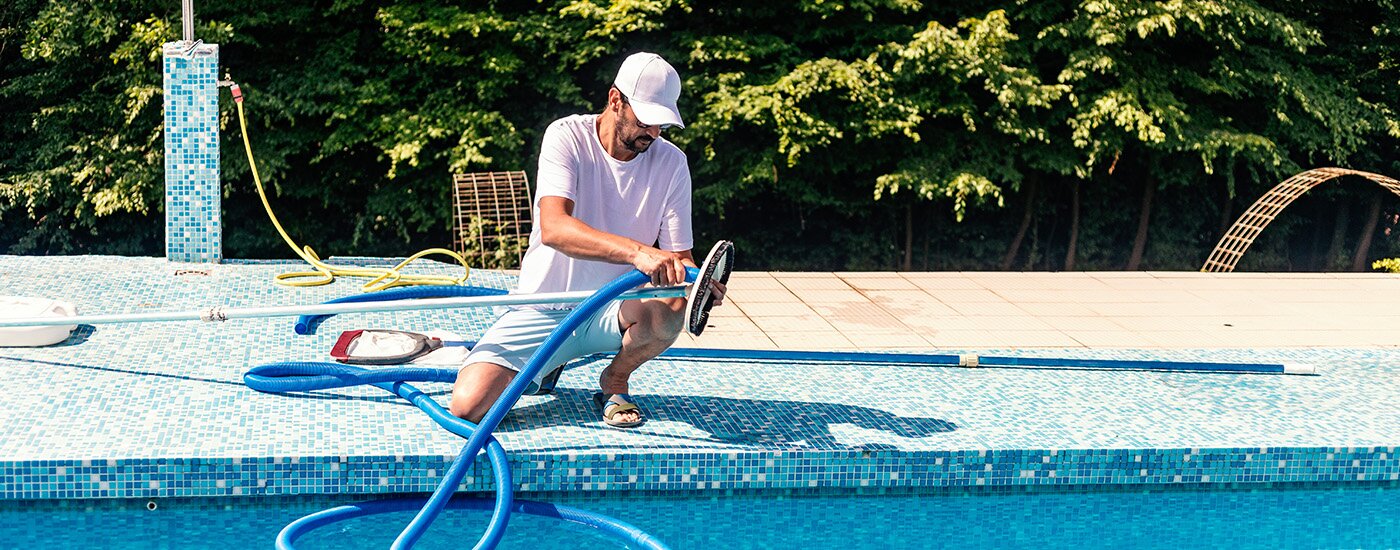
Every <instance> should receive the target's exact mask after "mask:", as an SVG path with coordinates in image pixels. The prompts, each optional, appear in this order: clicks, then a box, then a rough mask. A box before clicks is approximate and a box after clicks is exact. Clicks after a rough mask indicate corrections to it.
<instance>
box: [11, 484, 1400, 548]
mask: <svg viewBox="0 0 1400 550" xmlns="http://www.w3.org/2000/svg"><path fill="white" fill-rule="evenodd" d="M525 498H530V499H532V500H544V501H550V502H556V503H559V504H566V505H570V506H577V507H582V508H586V509H589V510H591V511H596V512H601V513H605V514H609V515H612V516H614V517H618V518H622V519H624V520H626V521H628V522H630V523H632V524H634V525H636V526H638V527H641V528H642V529H645V530H647V531H648V532H650V533H652V534H653V535H656V536H657V537H659V538H660V539H661V540H662V541H664V542H666V543H667V544H669V545H671V546H672V547H673V548H677V549H686V548H706V547H710V546H713V545H715V544H723V545H724V546H725V547H727V548H745V549H750V548H751V549H778V548H784V549H787V548H803V549H813V550H822V549H832V550H838V549H839V550H848V549H850V548H889V549H916V548H917V549H923V548H934V547H941V548H1004V547H1027V546H1035V547H1038V548H1071V547H1086V546H1087V547H1104V548H1108V547H1112V548H1119V547H1134V548H1149V549H1150V548H1164V549H1166V548H1170V549H1173V550H1175V549H1179V548H1183V547H1191V548H1198V547H1231V548H1336V547H1349V548H1354V547H1365V548H1388V547H1396V546H1400V515H1397V514H1395V513H1394V511H1395V510H1396V509H1400V484H1397V483H1393V482H1383V483H1346V484H1279V485H1270V484H1263V485H1258V486H1194V487H1181V486H1174V487H1170V488H1167V487H1152V488H1142V487H1137V488H1132V489H1127V488H1122V487H1118V488H1105V487H1097V488H1092V489H1090V488H1014V489H1012V488H1000V489H987V488H982V489H936V490H926V489H919V490H899V491H886V492H884V493H880V492H870V491H865V492H852V491H836V490H822V491H816V492H813V491H757V492H754V491H749V492H739V493H716V492H710V493H668V494H654V495H647V496H638V497H631V498H629V497H627V496H625V495H622V494H617V493H608V494H591V495H578V494H572V495H570V494H547V495H525ZM360 500H361V499H354V498H349V497H280V498H244V499H219V500H211V499H161V500H155V501H147V500H88V501H27V502H25V501H10V502H5V503H3V504H0V545H3V546H5V547H11V548H29V547H54V548H68V547H73V548H77V547H97V548H118V549H121V550H134V549H146V548H152V549H154V548H162V549H165V548H224V547H235V546H236V547H250V546H251V547H271V546H272V541H273V538H274V537H275V536H276V534H277V532H278V531H279V530H280V529H281V528H282V527H283V526H284V525H286V524H287V523H288V522H290V521H292V520H293V519H296V518H297V517H300V516H301V515H304V514H307V513H310V512H314V511H316V510H321V509H324V508H327V507H329V506H333V505H337V504H343V503H350V502H358V501H360ZM149 502H154V503H155V504H156V509H155V510H148V509H147V505H148V503H149ZM410 517H411V513H401V514H389V515H382V516H373V517H369V518H362V519H358V520H351V521H348V522H345V523H341V524H337V525H336V526H334V527H332V528H327V529H323V530H320V531H317V532H314V533H311V534H309V535H307V536H306V537H305V538H303V539H302V540H301V541H300V542H299V547H300V548H327V549H328V548H385V547H387V546H388V544H389V543H390V542H391V541H392V540H393V538H394V536H395V535H397V534H398V531H399V529H400V528H401V527H402V526H403V525H404V524H405V523H406V522H407V521H408V519H409V518H410ZM486 519H487V513H486V512H457V511H450V512H447V513H445V514H444V515H443V517H442V518H440V519H439V520H438V522H437V523H435V524H434V525H433V527H432V529H431V530H430V531H429V532H428V534H427V536H425V537H424V539H423V540H422V541H421V542H420V543H419V545H418V548H425V549H426V548H455V547H461V546H463V545H465V544H471V543H473V542H475V540H476V538H477V536H478V534H479V532H480V529H481V526H482V525H484V524H485V522H486ZM114 541H117V542H114ZM613 547H615V543H613V542H612V541H611V540H607V539H604V538H602V537H600V536H597V535H595V534H593V533H590V532H589V530H587V529H586V528H580V527H571V526H567V525H564V524H561V523H558V522H554V521H550V520H546V519H541V518H537V517H533V516H525V515H517V516H515V517H514V518H513V519H512V521H511V524H510V530H509V533H508V535H507V537H506V540H505V541H504V543H503V544H502V545H501V548H503V549H526V548H528V549H537V550H550V549H572V548H580V549H582V548H588V549H595V550H596V549H598V548H613Z"/></svg>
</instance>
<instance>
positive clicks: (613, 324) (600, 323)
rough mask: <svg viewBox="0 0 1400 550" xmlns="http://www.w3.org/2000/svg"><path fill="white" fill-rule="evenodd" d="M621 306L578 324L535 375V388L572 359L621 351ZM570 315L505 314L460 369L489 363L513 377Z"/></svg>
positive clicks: (556, 311)
mask: <svg viewBox="0 0 1400 550" xmlns="http://www.w3.org/2000/svg"><path fill="white" fill-rule="evenodd" d="M621 305H622V302H621V301H617V300H614V301H613V302H612V303H610V304H608V306H607V307H604V308H603V309H602V310H600V311H598V313H595V314H593V317H590V318H588V319H587V320H585V321H584V322H583V323H582V324H580V325H579V326H578V328H577V329H575V330H574V333H573V334H571V335H569V337H568V338H566V339H565V340H564V343H563V344H562V345H560V346H559V349H558V350H555V352H554V355H553V356H551V357H550V358H549V361H546V362H545V364H544V368H541V369H540V372H538V373H536V374H535V383H536V384H538V383H539V382H540V379H541V378H544V377H545V375H547V374H549V371H551V370H554V367H557V366H559V365H562V364H564V363H567V362H569V361H573V360H574V359H578V358H580V357H583V356H586V355H592V354H594V353H611V352H616V351H617V350H620V349H622V327H621V325H620V324H619V321H618V318H617V313H618V309H619V308H620V307H621ZM572 312H573V310H571V309H513V310H509V311H507V312H506V314H505V315H502V316H501V318H499V319H496V323H495V324H493V325H491V328H489V329H487V330H486V334H484V335H482V336H481V340H480V341H479V342H477V343H476V346H475V347H473V348H472V351H471V353H469V354H467V358H466V360H465V361H464V362H463V363H462V366H463V367H465V366H467V365H471V364H473V363H492V364H495V365H500V366H502V367H505V368H508V369H510V370H513V371H515V372H517V373H518V372H520V371H523V370H525V365H526V363H529V361H530V357H532V356H534V354H535V350H537V349H539V347H540V344H543V343H544V340H545V338H548V337H549V335H550V333H552V332H554V328H555V327H558V326H559V323H560V322H562V321H563V320H564V318H565V317H567V316H568V315H569V314H570V313H572Z"/></svg>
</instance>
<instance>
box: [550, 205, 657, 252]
mask: <svg viewBox="0 0 1400 550" xmlns="http://www.w3.org/2000/svg"><path fill="white" fill-rule="evenodd" d="M544 227H546V228H547V229H544V230H543V232H542V240H543V242H544V244H545V245H546V246H548V247H550V248H553V249H555V250H558V251H560V252H562V253H564V255H566V256H568V257H570V258H578V259H581V260H596V261H602V262H608V263H613V264H632V263H634V262H633V259H634V258H635V257H636V255H637V252H638V251H640V250H641V249H642V247H644V246H646V245H643V244H642V243H639V242H637V241H634V240H632V239H629V238H627V237H623V236H621V235H614V234H612V233H607V232H604V231H599V230H597V229H594V228H592V227H590V226H589V225H588V224H586V223H583V222H582V221H579V220H578V219H577V218H574V217H573V216H553V217H551V218H550V219H549V220H548V225H546V226H544Z"/></svg>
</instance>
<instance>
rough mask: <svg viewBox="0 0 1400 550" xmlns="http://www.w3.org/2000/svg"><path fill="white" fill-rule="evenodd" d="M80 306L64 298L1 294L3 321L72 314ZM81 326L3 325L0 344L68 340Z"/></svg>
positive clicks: (48, 343) (45, 343) (47, 343)
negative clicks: (75, 305)
mask: <svg viewBox="0 0 1400 550" xmlns="http://www.w3.org/2000/svg"><path fill="white" fill-rule="evenodd" d="M77 314H78V308H76V307H73V304H71V303H69V302H64V301H62V300H52V299H49V298H27V297H24V296H0V320H3V319H26V318H33V317H72V316H74V315H77ZM76 328H78V325H76V324H74V325H50V326H34V327H5V328H0V347H38V346H51V345H53V344H57V343H59V342H62V341H64V340H67V339H68V334H69V333H72V332H73V329H76Z"/></svg>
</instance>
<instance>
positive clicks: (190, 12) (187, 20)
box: [180, 0, 194, 44]
mask: <svg viewBox="0 0 1400 550" xmlns="http://www.w3.org/2000/svg"><path fill="white" fill-rule="evenodd" d="M180 7H181V8H183V11H184V20H183V23H184V27H185V43H186V44H192V43H194V0H180Z"/></svg>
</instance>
